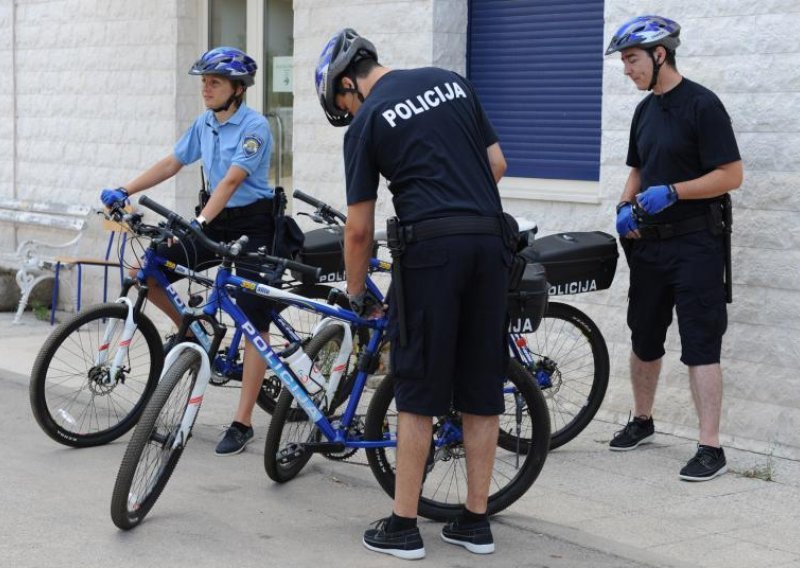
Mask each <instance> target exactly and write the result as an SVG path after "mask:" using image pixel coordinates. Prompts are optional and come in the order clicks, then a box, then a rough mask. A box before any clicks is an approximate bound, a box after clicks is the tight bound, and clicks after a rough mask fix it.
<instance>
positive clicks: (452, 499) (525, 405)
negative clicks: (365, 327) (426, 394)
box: [365, 360, 550, 521]
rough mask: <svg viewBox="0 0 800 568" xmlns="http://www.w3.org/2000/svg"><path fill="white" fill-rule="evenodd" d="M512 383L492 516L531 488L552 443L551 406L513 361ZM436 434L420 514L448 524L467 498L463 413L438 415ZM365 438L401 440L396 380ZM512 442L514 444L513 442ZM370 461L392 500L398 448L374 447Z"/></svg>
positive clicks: (385, 388) (389, 381) (386, 387)
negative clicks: (396, 406)
mask: <svg viewBox="0 0 800 568" xmlns="http://www.w3.org/2000/svg"><path fill="white" fill-rule="evenodd" d="M507 379H508V380H507V382H506V384H505V387H504V389H503V390H504V393H505V401H506V403H505V411H504V413H503V414H502V415H501V416H500V427H501V428H500V436H499V439H498V448H497V453H496V456H495V462H494V468H493V470H492V478H491V485H490V489H489V491H490V493H489V501H488V513H489V514H490V515H493V514H495V513H498V512H500V511H502V510H503V509H505V508H506V507H508V506H509V505H511V504H512V503H514V502H515V501H516V500H517V499H519V498H520V497H521V496H522V495H524V494H525V492H526V491H527V490H528V489H529V488H530V486H531V485H532V484H533V482H534V481H535V480H536V478H537V477H538V475H539V472H540V471H541V470H542V466H543V465H544V462H545V459H546V458H547V449H548V444H549V441H550V421H549V420H548V415H547V414H548V413H547V406H546V404H545V402H544V398H543V397H542V394H541V392H539V389H538V388H536V385H535V383H534V382H533V378H532V377H531V375H530V373H529V372H528V371H526V370H525V369H524V368H523V367H522V366H521V365H520V364H519V363H518V362H517V361H514V360H512V361H511V363H510V366H509V369H508V373H507ZM433 431H434V445H435V450H434V452H433V454H432V460H430V461H429V463H428V465H427V468H426V475H425V479H424V481H423V486H422V492H421V495H420V499H419V514H420V515H422V516H424V517H427V518H429V519H433V520H437V521H446V520H449V519H452V518H453V517H455V516H456V515H458V514H459V512H460V511H461V510H462V508H463V507H464V499H465V498H466V494H467V479H466V471H467V469H466V460H465V458H466V456H465V452H464V445H463V439H462V437H461V435H460V432H461V415H460V413H458V412H456V411H454V410H453V411H451V412H450V413H449V414H447V415H445V416H439V417H435V418H434V429H433ZM510 437H513V438H514V439H513V440H510V439H509V438H510ZM365 439H366V440H375V441H378V440H383V441H396V440H397V409H396V408H395V404H394V379H393V378H392V377H391V376H388V377H386V379H384V381H383V382H382V383H381V385H380V386H379V387H378V390H377V392H376V393H375V396H374V398H373V399H372V403H371V404H370V407H369V411H368V413H367V420H366V431H365ZM509 441H510V442H512V443H511V444H508V442H509ZM367 458H368V460H369V465H370V468H371V469H372V473H373V474H374V475H375V478H376V479H377V480H378V483H379V484H380V485H381V487H382V488H383V489H384V491H386V493H388V494H389V495H390V496H392V497H393V496H394V484H395V470H396V448H395V447H384V448H375V449H369V450H367Z"/></svg>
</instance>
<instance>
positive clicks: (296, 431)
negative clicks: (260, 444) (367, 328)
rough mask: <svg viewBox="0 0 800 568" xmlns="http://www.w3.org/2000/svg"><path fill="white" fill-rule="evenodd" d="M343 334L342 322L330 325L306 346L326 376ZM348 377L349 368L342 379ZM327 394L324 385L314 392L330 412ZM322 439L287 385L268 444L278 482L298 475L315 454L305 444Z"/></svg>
mask: <svg viewBox="0 0 800 568" xmlns="http://www.w3.org/2000/svg"><path fill="white" fill-rule="evenodd" d="M343 336H344V330H343V329H342V328H341V327H340V326H338V325H336V326H329V327H326V328H325V329H323V330H322V331H320V332H319V333H318V334H317V335H315V336H314V337H313V338H312V339H311V341H309V342H308V345H307V346H306V348H305V350H306V353H307V354H308V357H309V358H310V359H311V361H313V362H314V365H316V366H317V368H318V369H319V370H320V372H321V373H322V375H323V376H324V377H325V378H326V379H327V378H328V377H329V376H330V373H331V370H332V365H333V363H334V361H335V359H336V356H337V355H338V354H339V351H340V350H341V347H342V337H343ZM346 378H347V370H345V373H344V376H343V377H342V380H343V381H344V380H345V379H346ZM324 397H325V391H324V389H322V390H320V391H319V392H318V393H316V394H315V395H312V398H313V399H314V402H315V403H316V404H317V406H318V407H320V410H323V411H324V412H325V414H326V415H328V416H330V410H329V409H328V408H326V407H327V405H326V404H325V400H324ZM320 439H321V434H320V431H319V428H317V426H316V424H314V423H313V422H311V421H310V420H309V419H308V415H307V414H306V413H305V412H304V411H303V409H302V408H300V406H299V405H298V404H297V401H296V400H295V399H294V397H293V396H292V393H290V392H289V391H287V390H285V389H284V390H283V391H282V392H281V394H280V396H279V397H278V404H277V405H276V407H275V412H274V413H273V415H272V420H270V423H269V430H268V431H267V441H266V443H265V445H264V470H265V471H266V472H267V475H268V476H269V478H270V479H272V480H273V481H277V482H278V483H284V482H286V481H289V480H291V479H294V477H295V476H296V475H297V474H298V473H300V470H302V469H303V467H305V465H306V464H307V463H308V461H309V460H310V459H311V456H312V454H311V452H305V451H303V449H302V446H301V444H303V443H307V442H319V441H320Z"/></svg>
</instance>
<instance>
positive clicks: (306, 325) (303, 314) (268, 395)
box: [256, 284, 369, 414]
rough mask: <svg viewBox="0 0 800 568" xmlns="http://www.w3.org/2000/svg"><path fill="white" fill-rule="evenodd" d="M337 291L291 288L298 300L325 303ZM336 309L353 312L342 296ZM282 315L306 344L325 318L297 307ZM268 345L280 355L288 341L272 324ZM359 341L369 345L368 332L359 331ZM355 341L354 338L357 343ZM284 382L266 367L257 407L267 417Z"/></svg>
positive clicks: (286, 308) (319, 286)
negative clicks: (315, 328) (279, 352)
mask: <svg viewBox="0 0 800 568" xmlns="http://www.w3.org/2000/svg"><path fill="white" fill-rule="evenodd" d="M332 290H334V288H333V286H325V285H323V284H304V285H302V286H298V287H296V288H292V289H290V290H289V292H292V293H293V294H297V295H299V296H304V297H306V298H310V299H312V300H325V299H327V298H328V295H329V294H330V293H331V291H332ZM336 305H338V306H341V307H343V308H346V309H350V302H348V301H347V296H346V295H345V294H340V295H339V297H338V299H337V301H336ZM278 309H279V310H280V315H281V317H283V318H284V319H285V320H286V321H287V322H288V323H289V325H290V326H291V327H292V329H294V330H295V332H296V333H297V335H299V336H300V337H301V338H302V339H303V340H305V341H308V340H309V338H310V336H311V332H312V331H313V330H314V326H316V325H317V323H319V321H320V320H321V319H322V318H323V315H322V314H320V313H318V312H312V311H309V310H301V309H300V308H297V307H295V306H291V305H289V304H284V305H281V306H279V308H278ZM269 335H270V337H269V343H270V345H272V347H273V348H274V349H275V350H276V351H280V349H281V348H282V347H281V346H282V345H283V344H284V343H286V338H285V337H284V336H283V334H281V332H280V330H279V329H278V326H276V325H275V324H274V323H271V324H270V327H269ZM356 337H357V338H358V340H359V341H364V342H366V341H368V340H369V334H368V333H366V332H365V331H359V332H358V333H356ZM355 339H356V338H355V337H354V340H355ZM281 388H282V385H281V381H280V379H279V378H278V377H277V376H276V375H275V373H274V372H273V371H272V369H270V368H269V367H267V372H266V375H265V376H264V382H263V383H262V384H261V390H260V391H259V393H258V398H257V399H256V402H257V403H258V406H259V407H260V408H261V409H262V410H264V411H265V412H267V413H268V414H272V413H273V412H275V405H276V404H277V401H278V399H279V397H280V394H281Z"/></svg>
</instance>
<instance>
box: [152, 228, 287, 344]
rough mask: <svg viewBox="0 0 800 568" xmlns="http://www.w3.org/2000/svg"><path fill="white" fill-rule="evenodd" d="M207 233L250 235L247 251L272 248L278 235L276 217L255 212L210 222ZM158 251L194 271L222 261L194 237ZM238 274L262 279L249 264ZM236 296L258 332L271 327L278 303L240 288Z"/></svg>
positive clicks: (228, 237) (219, 237) (224, 237)
mask: <svg viewBox="0 0 800 568" xmlns="http://www.w3.org/2000/svg"><path fill="white" fill-rule="evenodd" d="M205 233H206V234H207V235H208V237H209V238H210V239H212V240H215V241H222V242H231V241H234V240H236V239H238V238H239V237H241V236H242V235H247V236H248V237H249V239H250V240H249V241H248V242H247V246H246V247H245V250H246V251H254V250H256V249H258V248H259V247H262V246H266V247H267V250H268V251H270V250H272V241H273V239H274V238H275V220H274V218H273V217H272V216H271V215H253V216H249V217H238V218H235V219H230V220H226V221H216V220H215V221H212V222H211V223H209V225H208V227H206V229H205ZM158 254H159V256H162V257H163V258H165V259H167V260H171V261H173V262H175V263H177V264H181V265H183V266H186V267H188V268H191V269H192V270H195V269H197V270H205V269H207V268H212V267H214V266H218V265H219V264H220V262H221V261H220V259H219V257H217V256H216V255H215V254H214V253H213V252H211V251H210V250H208V249H207V248H205V247H204V246H202V245H201V244H199V243H198V242H196V240H195V239H194V238H189V239H188V240H186V239H184V240H182V241H180V243H175V244H173V245H172V246H167V245H161V246H160V247H159V248H158ZM165 274H166V276H167V279H168V280H169V281H170V282H176V281H178V280H181V279H182V278H184V277H183V276H181V275H180V274H178V273H176V272H165ZM236 274H237V275H238V276H241V277H242V278H247V279H252V280H256V281H261V277H260V276H259V274H258V271H257V270H252V269H250V267H245V266H237V267H236ZM235 297H236V303H237V305H238V306H239V307H240V308H241V309H242V311H243V312H244V313H245V315H246V316H247V318H248V319H249V320H250V321H251V322H252V323H253V326H254V327H255V328H256V329H257V330H258V331H266V330H267V329H269V324H270V321H271V313H272V310H273V309H274V307H275V305H276V304H275V302H273V301H271V300H267V299H265V298H259V297H258V296H254V295H253V294H246V293H244V292H241V291H240V292H239V293H237V295H236V296H235Z"/></svg>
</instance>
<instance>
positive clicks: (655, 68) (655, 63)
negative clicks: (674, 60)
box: [647, 49, 664, 91]
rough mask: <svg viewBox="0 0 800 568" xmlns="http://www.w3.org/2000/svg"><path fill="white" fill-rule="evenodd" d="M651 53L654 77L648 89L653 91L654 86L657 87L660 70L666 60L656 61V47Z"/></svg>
mask: <svg viewBox="0 0 800 568" xmlns="http://www.w3.org/2000/svg"><path fill="white" fill-rule="evenodd" d="M649 53H650V59H651V60H652V61H653V77H652V78H651V79H650V85H649V86H648V87H647V90H648V91H652V90H653V87H655V86H656V83H658V72H659V71H660V70H661V66H662V65H664V62H663V61H662V62H661V63H659V62H658V61H656V53H655V49H652V50H650V52H649Z"/></svg>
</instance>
